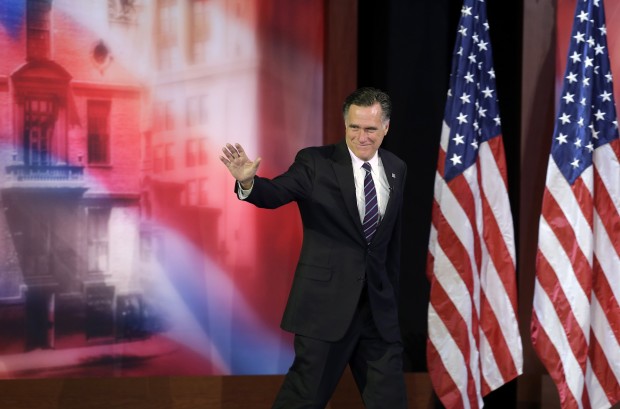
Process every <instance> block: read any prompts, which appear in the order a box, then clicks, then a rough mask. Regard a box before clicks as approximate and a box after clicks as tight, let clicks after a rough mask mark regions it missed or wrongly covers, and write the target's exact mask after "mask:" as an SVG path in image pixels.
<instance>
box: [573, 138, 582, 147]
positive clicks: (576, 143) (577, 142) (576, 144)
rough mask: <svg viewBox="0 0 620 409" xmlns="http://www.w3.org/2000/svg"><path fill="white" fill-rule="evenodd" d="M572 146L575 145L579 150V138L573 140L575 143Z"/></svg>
mask: <svg viewBox="0 0 620 409" xmlns="http://www.w3.org/2000/svg"><path fill="white" fill-rule="evenodd" d="M573 145H575V146H576V147H578V148H580V147H581V139H579V138H577V139H575V142H573Z"/></svg>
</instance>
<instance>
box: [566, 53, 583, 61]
mask: <svg viewBox="0 0 620 409" xmlns="http://www.w3.org/2000/svg"><path fill="white" fill-rule="evenodd" d="M568 58H570V59H571V60H573V63H576V62H578V61H581V56H580V55H579V53H578V52H577V51H575V52H574V53H573V55H571V56H570V57H568Z"/></svg>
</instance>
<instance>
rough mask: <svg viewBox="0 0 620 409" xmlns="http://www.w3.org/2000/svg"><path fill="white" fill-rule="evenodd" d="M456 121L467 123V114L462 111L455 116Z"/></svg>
mask: <svg viewBox="0 0 620 409" xmlns="http://www.w3.org/2000/svg"><path fill="white" fill-rule="evenodd" d="M456 120H457V121H459V124H463V123H465V124H466V123H467V115H464V114H463V113H462V112H461V113H460V114H459V116H458V117H457V118H456Z"/></svg>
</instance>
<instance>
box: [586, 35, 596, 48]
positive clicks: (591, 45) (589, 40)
mask: <svg viewBox="0 0 620 409" xmlns="http://www.w3.org/2000/svg"><path fill="white" fill-rule="evenodd" d="M587 43H588V44H589V45H590V47H594V44H595V42H594V38H592V36H590V38H588V41H587Z"/></svg>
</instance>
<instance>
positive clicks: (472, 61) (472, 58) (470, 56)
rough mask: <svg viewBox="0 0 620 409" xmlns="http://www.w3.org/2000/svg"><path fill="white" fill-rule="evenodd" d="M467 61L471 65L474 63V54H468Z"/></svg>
mask: <svg viewBox="0 0 620 409" xmlns="http://www.w3.org/2000/svg"><path fill="white" fill-rule="evenodd" d="M467 58H468V59H469V61H471V63H472V64H475V63H476V54H474V53H471V54H469V57H467Z"/></svg>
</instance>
